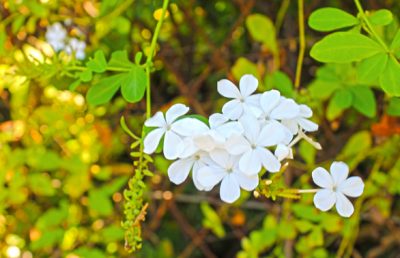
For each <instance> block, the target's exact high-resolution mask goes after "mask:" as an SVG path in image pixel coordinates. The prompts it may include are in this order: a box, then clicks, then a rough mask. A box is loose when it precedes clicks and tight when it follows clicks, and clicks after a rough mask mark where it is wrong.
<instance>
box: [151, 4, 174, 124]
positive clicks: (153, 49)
mask: <svg viewBox="0 0 400 258" xmlns="http://www.w3.org/2000/svg"><path fill="white" fill-rule="evenodd" d="M168 1H169V0H164V1H163V6H162V12H161V17H160V19H159V20H158V22H157V25H156V29H155V31H154V35H153V38H152V39H151V45H150V52H149V55H148V56H147V59H146V76H147V85H146V118H147V119H149V118H150V116H151V87H150V68H151V66H152V60H153V55H154V51H155V49H156V45H157V39H158V35H159V34H160V30H161V25H162V23H163V21H164V17H165V13H166V12H167V7H168Z"/></svg>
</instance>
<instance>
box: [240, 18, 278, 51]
mask: <svg viewBox="0 0 400 258" xmlns="http://www.w3.org/2000/svg"><path fill="white" fill-rule="evenodd" d="M246 27H247V29H248V30H249V32H250V35H251V36H252V37H253V38H254V40H257V41H259V42H261V43H263V44H264V45H265V46H266V47H267V48H268V49H269V50H270V51H271V52H272V53H275V54H276V53H277V52H278V43H277V41H276V32H275V27H274V24H273V22H272V21H271V19H270V18H268V17H267V16H265V15H262V14H251V15H249V16H248V17H247V18H246Z"/></svg>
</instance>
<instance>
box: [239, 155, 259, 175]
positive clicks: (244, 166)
mask: <svg viewBox="0 0 400 258" xmlns="http://www.w3.org/2000/svg"><path fill="white" fill-rule="evenodd" d="M239 168H240V170H241V171H242V172H243V174H245V175H248V176H252V175H256V174H258V172H260V170H261V160H260V159H259V156H258V155H257V152H256V151H255V150H253V149H251V150H249V151H247V152H245V153H244V154H243V155H242V157H241V158H240V160H239Z"/></svg>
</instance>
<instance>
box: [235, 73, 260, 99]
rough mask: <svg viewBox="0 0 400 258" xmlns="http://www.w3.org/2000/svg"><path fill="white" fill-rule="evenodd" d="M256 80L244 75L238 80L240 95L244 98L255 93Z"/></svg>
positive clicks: (251, 76) (249, 75)
mask: <svg viewBox="0 0 400 258" xmlns="http://www.w3.org/2000/svg"><path fill="white" fill-rule="evenodd" d="M257 86H258V80H257V78H256V77H254V76H253V75H251V74H245V75H243V76H242V78H240V82H239V87H240V93H241V95H242V96H243V97H244V98H246V97H248V96H250V95H251V94H252V93H253V92H255V91H256V89H257Z"/></svg>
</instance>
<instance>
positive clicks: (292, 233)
mask: <svg viewBox="0 0 400 258" xmlns="http://www.w3.org/2000/svg"><path fill="white" fill-rule="evenodd" d="M278 235H279V237H281V238H283V239H294V238H295V237H296V235H297V232H296V228H295V226H294V224H293V223H290V222H288V221H286V220H281V221H280V223H279V224H278Z"/></svg>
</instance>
